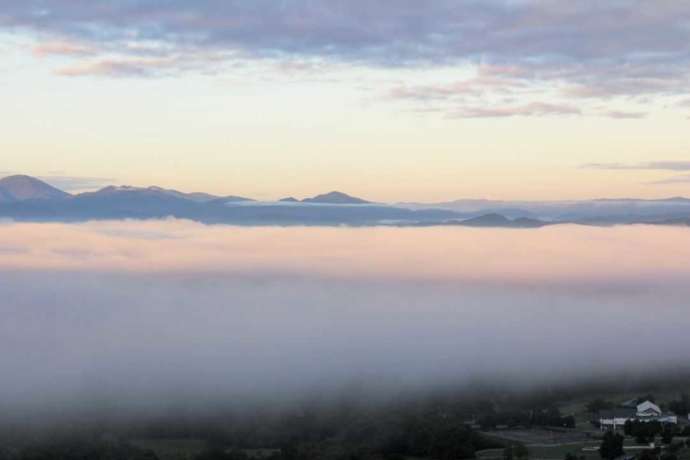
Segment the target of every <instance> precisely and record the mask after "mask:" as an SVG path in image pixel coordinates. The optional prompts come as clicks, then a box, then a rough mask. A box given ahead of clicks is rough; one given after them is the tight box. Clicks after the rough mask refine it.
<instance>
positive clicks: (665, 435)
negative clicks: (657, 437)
mask: <svg viewBox="0 0 690 460" xmlns="http://www.w3.org/2000/svg"><path fill="white" fill-rule="evenodd" d="M674 434H675V433H674V432H673V428H671V426H670V425H666V426H665V427H664V431H662V432H661V442H663V443H664V444H671V443H672V442H673V435H674Z"/></svg>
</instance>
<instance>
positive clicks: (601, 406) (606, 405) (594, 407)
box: [587, 398, 615, 414]
mask: <svg viewBox="0 0 690 460" xmlns="http://www.w3.org/2000/svg"><path fill="white" fill-rule="evenodd" d="M614 407H615V404H613V403H612V402H611V401H606V400H604V399H601V398H597V399H595V400H593V401H590V402H588V403H587V411H588V412H589V413H591V414H596V413H597V412H601V411H602V410H607V409H613V408H614Z"/></svg>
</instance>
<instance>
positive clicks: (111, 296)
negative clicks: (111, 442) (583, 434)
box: [0, 219, 690, 423]
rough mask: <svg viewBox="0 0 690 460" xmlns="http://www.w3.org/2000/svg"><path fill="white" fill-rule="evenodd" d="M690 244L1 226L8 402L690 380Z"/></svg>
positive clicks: (643, 231) (144, 404) (192, 399)
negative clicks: (688, 374)
mask: <svg viewBox="0 0 690 460" xmlns="http://www.w3.org/2000/svg"><path fill="white" fill-rule="evenodd" d="M689 240H690V234H689V233H688V232H687V230H686V229H683V228H678V227H658V226H642V225H636V226H619V227H584V226H577V225H559V226H552V227H545V228H541V229H531V230H520V229H471V228H460V227H434V228H408V229H400V228H366V229H364V228H319V227H307V228H296V227H290V228H278V227H264V228H243V227H227V226H220V225H218V226H206V225H202V224H198V223H194V222H189V221H181V220H173V219H169V220H165V221H112V222H107V221H102V222H90V223H75V224H60V223H42V224H39V223H12V222H5V223H0V256H1V257H0V292H2V295H3V301H2V302H0V315H1V316H2V318H3V321H1V322H0V349H3V350H13V352H12V353H0V368H2V369H3V378H2V379H1V380H0V405H2V407H3V416H5V415H7V413H8V411H9V410H10V409H13V408H16V409H17V410H19V411H20V413H21V414H22V415H23V416H26V412H25V411H22V409H26V408H27V407H30V406H34V405H35V406H38V407H39V408H41V409H42V410H53V409H55V410H57V412H56V413H57V414H59V417H60V418H59V420H60V422H61V423H64V416H65V414H66V413H68V412H69V411H66V412H65V411H61V410H60V409H73V408H74V407H75V406H73V405H77V406H76V407H80V406H79V405H81V404H86V405H87V407H92V408H93V407H101V406H102V405H105V407H106V408H108V410H110V411H115V412H117V411H118V410H119V411H127V410H133V409H137V408H152V411H149V410H147V411H146V412H145V413H146V414H147V415H148V416H151V414H157V413H159V412H157V411H158V410H162V413H163V414H166V413H169V412H166V411H168V410H169V409H170V408H171V407H178V406H185V405H189V406H191V407H199V406H203V405H204V404H207V403H211V404H213V403H214V402H215V403H221V402H222V403H223V404H228V403H234V402H236V401H242V402H256V401H261V402H264V403H265V402H266V401H273V400H274V398H279V399H282V398H302V397H308V398H309V399H310V400H314V399H315V395H320V394H322V393H323V394H326V395H328V394H331V395H332V394H333V392H335V393H336V394H337V393H338V392H339V391H341V390H343V389H347V388H351V385H360V386H361V388H363V389H366V391H365V394H367V395H377V394H380V392H381V391H383V394H385V395H387V396H388V397H394V396H395V395H398V394H401V393H405V392H406V391H410V390H415V389H429V388H430V389H434V388H436V386H437V385H446V384H453V385H455V387H456V388H463V385H464V384H475V383H477V382H484V383H487V382H491V383H492V384H498V383H501V382H503V381H504V380H503V379H506V381H507V382H509V383H510V388H512V389H518V388H522V386H523V385H527V386H531V385H536V384H538V385H544V384H550V383H557V382H562V381H563V380H565V381H566V382H567V383H571V384H573V383H578V382H587V383H589V382H591V381H592V380H596V378H598V377H604V376H605V377H611V376H619V373H621V372H622V373H625V375H627V376H629V378H626V379H623V380H618V381H625V382H629V381H632V380H633V379H634V378H639V377H641V376H649V375H652V376H656V377H658V376H659V375H661V376H665V375H679V374H680V373H681V372H682V371H685V370H687V350H688V347H689V346H690V337H689V336H688V333H687V331H688V328H689V327H690V317H689V316H688V314H687V299H688V295H690V287H689V285H688V282H687V280H688V277H689V276H690V262H689V261H690V244H689V243H690V241H689ZM630 248H635V250H630ZM37 286H38V287H39V288H37ZM631 337H634V348H635V353H624V352H622V350H623V349H624V348H625V347H626V346H630V340H631ZM626 344H627V345H626Z"/></svg>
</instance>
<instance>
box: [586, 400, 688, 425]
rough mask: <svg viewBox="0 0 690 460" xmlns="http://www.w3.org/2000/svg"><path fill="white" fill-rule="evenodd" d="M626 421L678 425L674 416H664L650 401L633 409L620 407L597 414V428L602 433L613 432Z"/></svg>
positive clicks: (667, 414)
mask: <svg viewBox="0 0 690 460" xmlns="http://www.w3.org/2000/svg"><path fill="white" fill-rule="evenodd" d="M628 420H630V421H638V422H659V423H663V424H674V425H675V424H677V423H678V417H676V416H675V415H674V414H669V413H666V414H665V413H664V412H663V411H662V410H661V408H660V407H659V406H657V405H656V404H654V403H653V402H651V401H644V402H641V403H639V404H638V405H637V406H636V407H635V408H631V407H621V408H619V409H612V410H604V411H601V412H599V426H600V427H601V430H602V431H605V430H614V431H615V430H616V429H617V428H621V427H623V426H624V425H625V422H627V421H628Z"/></svg>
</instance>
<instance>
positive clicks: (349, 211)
mask: <svg viewBox="0 0 690 460" xmlns="http://www.w3.org/2000/svg"><path fill="white" fill-rule="evenodd" d="M166 217H175V218H179V219H190V220H194V221H198V222H203V223H226V224H235V225H353V226H365V225H394V226H432V225H462V226H468V227H507V228H538V227H543V226H545V225H553V224H557V223H579V224H592V225H606V224H627V223H651V224H667V225H690V200H689V199H686V198H669V199H665V200H636V199H626V200H589V201H551V202H529V201H491V200H458V201H452V202H445V203H433V204H424V203H398V204H385V203H375V202H371V201H367V200H364V199H361V198H357V197H353V196H350V195H347V194H345V193H342V192H337V191H333V192H329V193H324V194H321V195H317V196H314V197H311V198H305V199H303V200H298V199H296V198H294V197H287V198H283V199H281V200H279V201H257V200H252V199H251V198H246V197H242V196H234V195H233V196H218V195H212V194H208V193H201V192H197V193H185V192H180V191H177V190H170V189H165V188H161V187H146V188H142V187H129V186H124V187H122V186H109V187H105V188H103V189H100V190H98V191H95V192H86V193H80V194H75V195H71V194H69V193H67V192H64V191H62V190H59V189H58V188H55V187H53V186H51V185H49V184H47V183H45V182H43V181H41V180H39V179H36V178H34V177H30V176H10V177H6V178H4V179H0V218H5V219H13V220H18V221H59V222H71V221H87V220H102V219H159V218H166Z"/></svg>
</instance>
